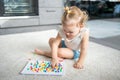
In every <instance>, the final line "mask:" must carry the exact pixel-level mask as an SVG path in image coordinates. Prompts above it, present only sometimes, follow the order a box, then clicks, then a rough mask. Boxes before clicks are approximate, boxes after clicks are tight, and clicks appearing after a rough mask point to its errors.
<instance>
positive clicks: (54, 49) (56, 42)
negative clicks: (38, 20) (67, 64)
mask: <svg viewBox="0 0 120 80" xmlns="http://www.w3.org/2000/svg"><path fill="white" fill-rule="evenodd" d="M61 40H62V38H61V36H60V35H59V33H58V34H57V37H56V38H55V40H54V41H53V44H52V50H51V51H52V67H55V65H57V63H58V61H57V59H58V55H57V54H58V46H59V44H60V42H61Z"/></svg>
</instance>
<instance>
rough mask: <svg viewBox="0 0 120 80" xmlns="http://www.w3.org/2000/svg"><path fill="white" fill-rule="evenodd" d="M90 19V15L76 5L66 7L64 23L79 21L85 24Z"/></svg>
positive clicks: (63, 17)
mask: <svg viewBox="0 0 120 80" xmlns="http://www.w3.org/2000/svg"><path fill="white" fill-rule="evenodd" d="M87 20H88V15H87V13H86V12H85V11H82V10H81V9H79V8H78V7H76V6H71V7H65V8H64V13H63V16H62V24H70V23H72V24H74V23H79V24H82V25H83V26H84V25H85V23H86V21H87Z"/></svg>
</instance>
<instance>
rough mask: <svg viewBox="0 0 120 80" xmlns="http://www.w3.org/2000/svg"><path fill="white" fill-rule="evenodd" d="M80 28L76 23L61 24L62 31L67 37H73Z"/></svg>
mask: <svg viewBox="0 0 120 80" xmlns="http://www.w3.org/2000/svg"><path fill="white" fill-rule="evenodd" d="M80 29H81V28H80V26H79V25H77V24H70V25H63V31H64V33H65V35H66V37H67V38H68V39H72V38H74V37H75V36H76V35H77V34H78V33H79V32H80Z"/></svg>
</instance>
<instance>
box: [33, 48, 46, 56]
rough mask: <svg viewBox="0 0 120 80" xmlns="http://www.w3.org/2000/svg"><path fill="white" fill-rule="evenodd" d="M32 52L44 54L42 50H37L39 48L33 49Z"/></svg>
mask: <svg viewBox="0 0 120 80" xmlns="http://www.w3.org/2000/svg"><path fill="white" fill-rule="evenodd" d="M34 52H35V53H36V54H39V55H44V51H42V50H39V49H37V48H36V49H35V50H34Z"/></svg>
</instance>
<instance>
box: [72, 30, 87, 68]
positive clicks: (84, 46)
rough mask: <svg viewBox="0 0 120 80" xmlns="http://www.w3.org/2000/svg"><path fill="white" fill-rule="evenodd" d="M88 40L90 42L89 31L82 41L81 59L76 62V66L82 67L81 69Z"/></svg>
mask: <svg viewBox="0 0 120 80" xmlns="http://www.w3.org/2000/svg"><path fill="white" fill-rule="evenodd" d="M88 42H89V31H86V32H85V34H84V36H83V39H82V42H81V47H80V57H79V60H78V61H77V62H76V63H75V64H74V67H75V68H80V69H81V68H83V64H84V60H85V57H86V53H87V48H88Z"/></svg>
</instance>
